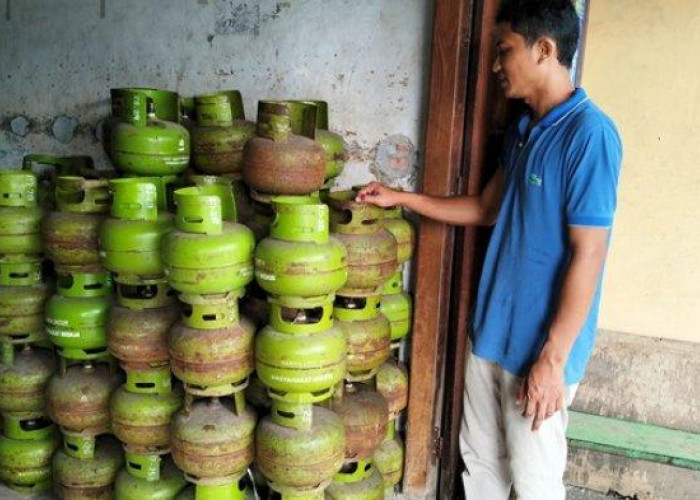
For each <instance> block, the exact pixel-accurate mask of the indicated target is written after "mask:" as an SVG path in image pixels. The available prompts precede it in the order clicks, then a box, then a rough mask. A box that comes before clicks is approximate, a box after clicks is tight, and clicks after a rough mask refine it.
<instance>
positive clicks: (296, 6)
mask: <svg viewBox="0 0 700 500" xmlns="http://www.w3.org/2000/svg"><path fill="white" fill-rule="evenodd" d="M3 14H4V15H3ZM431 25H432V2H431V1H428V0H381V1H378V0H313V1H309V0H306V1H286V2H282V1H272V0H260V1H238V0H149V1H147V2H144V1H143V0H102V1H97V0H21V1H19V0H3V1H2V2H0V89H1V90H0V166H5V167H6V166H17V165H19V163H20V161H21V158H22V156H23V155H24V154H26V153H30V152H46V153H55V154H91V155H93V156H94V157H95V158H96V160H97V162H98V164H106V162H108V160H107V158H106V157H105V156H104V154H103V152H102V149H101V146H100V144H99V142H98V140H97V136H98V135H99V132H100V129H99V121H100V120H101V119H103V118H104V117H105V116H107V114H108V112H109V111H108V104H109V102H108V99H109V89H110V88H112V87H125V86H146V87H156V88H167V89H171V90H175V91H178V92H180V93H181V94H182V95H186V96H187V95H193V94H197V93H204V92H210V91H214V90H217V89H234V88H235V89H239V90H241V92H242V93H243V96H244V100H245V106H246V111H247V115H248V118H251V119H255V115H256V102H257V100H258V99H263V98H319V99H325V100H327V101H329V105H330V109H331V128H333V129H334V130H336V131H338V132H340V133H341V134H343V135H344V137H345V138H346V141H347V143H348V146H349V149H350V154H351V157H350V161H349V163H348V165H347V168H346V172H345V173H344V175H343V176H342V177H341V179H340V180H339V184H340V185H343V186H348V185H352V184H356V183H360V182H365V181H367V180H369V179H370V178H371V177H373V176H377V177H381V178H383V179H384V180H388V181H390V182H391V183H392V184H394V185H398V186H402V187H411V186H414V185H415V182H416V179H417V172H418V168H417V162H416V159H417V158H418V157H419V152H420V150H421V148H422V140H423V127H424V117H425V107H426V96H427V78H425V75H426V72H427V68H428V58H429V50H430V43H429V41H430V35H431V33H430V31H431ZM18 117H20V118H19V119H17V118H18ZM21 117H23V118H21ZM380 145H381V147H380V148H379V150H380V154H379V157H380V161H379V162H377V161H375V159H376V157H377V150H378V146H380ZM403 146H408V147H403ZM392 157H393V158H392ZM392 159H393V160H398V161H392Z"/></svg>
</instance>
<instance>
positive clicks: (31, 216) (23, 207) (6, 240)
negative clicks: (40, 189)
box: [0, 169, 43, 255]
mask: <svg viewBox="0 0 700 500" xmlns="http://www.w3.org/2000/svg"><path fill="white" fill-rule="evenodd" d="M42 215H43V211H42V209H41V208H40V207H39V205H38V201H37V178H36V175H34V174H33V173H31V172H23V171H19V170H6V169H3V170H0V255H7V254H38V253H40V252H41V251H42V250H43V246H42V244H41V234H40V231H39V226H40V222H41V217H42Z"/></svg>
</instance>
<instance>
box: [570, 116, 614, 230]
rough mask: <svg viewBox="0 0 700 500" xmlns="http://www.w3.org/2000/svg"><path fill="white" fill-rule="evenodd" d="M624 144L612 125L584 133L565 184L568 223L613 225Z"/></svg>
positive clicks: (572, 156) (572, 224)
mask: <svg viewBox="0 0 700 500" xmlns="http://www.w3.org/2000/svg"><path fill="white" fill-rule="evenodd" d="M621 161H622V145H621V143H620V138H619V136H618V134H617V132H616V131H615V129H614V128H613V127H610V126H606V125H602V126H597V127H596V128H594V129H592V130H590V131H587V132H586V133H585V134H581V136H580V140H579V141H577V142H576V143H575V145H574V148H573V150H572V154H571V156H570V162H569V165H568V167H569V176H568V183H567V187H566V220H567V224H568V225H569V226H590V227H604V228H609V227H611V226H612V222H613V216H614V214H615V209H616V207H617V183H618V178H619V175H620V163H621Z"/></svg>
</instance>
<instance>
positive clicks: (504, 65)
mask: <svg viewBox="0 0 700 500" xmlns="http://www.w3.org/2000/svg"><path fill="white" fill-rule="evenodd" d="M539 52H540V51H539V48H538V44H537V43H533V44H532V46H531V47H528V46H527V43H526V41H525V38H524V37H523V36H522V35H520V34H518V33H516V32H514V31H513V30H512V29H511V27H510V23H501V24H499V25H498V30H497V38H496V60H495V61H494V63H493V72H494V73H495V74H496V79H497V80H498V83H499V85H500V87H501V89H502V90H503V92H504V94H505V96H506V97H508V98H510V99H526V98H527V97H528V96H529V95H531V94H532V91H533V90H534V89H535V88H536V86H537V82H538V80H539V78H540V75H541V67H540V66H541V65H540V64H538V60H539V57H540V54H539Z"/></svg>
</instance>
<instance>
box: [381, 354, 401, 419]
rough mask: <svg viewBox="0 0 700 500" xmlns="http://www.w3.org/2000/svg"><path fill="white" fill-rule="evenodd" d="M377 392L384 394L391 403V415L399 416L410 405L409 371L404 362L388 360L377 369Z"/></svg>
mask: <svg viewBox="0 0 700 500" xmlns="http://www.w3.org/2000/svg"><path fill="white" fill-rule="evenodd" d="M376 386H377V392H378V393H379V394H381V395H382V396H384V399H386V401H387V404H388V405H389V417H390V418H392V419H395V418H398V416H399V413H401V412H402V411H403V410H405V409H406V406H408V372H407V370H406V367H405V366H404V364H403V363H401V362H399V361H395V360H393V359H389V360H387V361H386V362H385V363H384V364H383V365H382V366H380V367H379V370H377V377H376Z"/></svg>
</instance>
